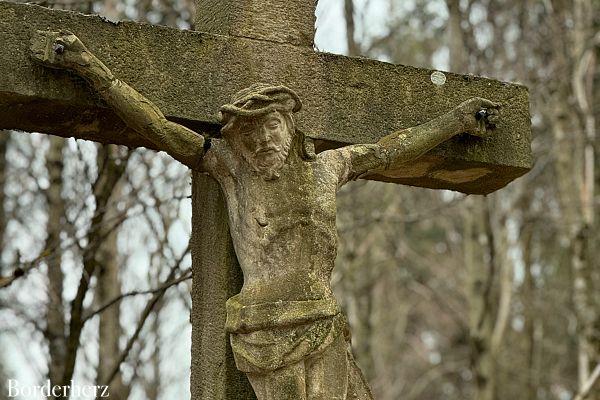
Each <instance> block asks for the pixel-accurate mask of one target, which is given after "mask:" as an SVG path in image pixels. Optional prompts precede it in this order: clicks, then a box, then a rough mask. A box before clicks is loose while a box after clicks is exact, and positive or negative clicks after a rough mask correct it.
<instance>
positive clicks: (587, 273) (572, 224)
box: [547, 0, 600, 390]
mask: <svg viewBox="0 0 600 400" xmlns="http://www.w3.org/2000/svg"><path fill="white" fill-rule="evenodd" d="M593 15H594V13H593V8H592V3H591V1H590V0H577V1H574V2H573V3H572V4H567V3H560V2H557V3H556V4H555V8H554V12H553V15H552V21H553V32H554V34H555V36H554V40H555V43H556V45H555V52H554V54H553V56H554V57H553V58H554V61H555V62H556V70H557V71H559V72H560V73H561V74H564V75H563V76H557V77H556V83H555V85H556V88H555V91H554V93H553V96H552V104H553V108H552V109H551V110H549V112H548V115H547V116H548V118H549V119H550V121H551V126H552V132H553V136H554V139H555V147H554V150H555V157H556V164H555V166H556V173H557V176H558V179H557V186H558V193H559V202H560V206H561V212H562V215H563V221H564V223H563V224H562V226H561V227H562V235H563V238H564V239H565V241H566V243H567V246H566V251H567V252H568V256H569V258H570V263H571V270H572V276H573V304H574V308H575V310H574V311H575V315H576V317H577V322H578V329H577V332H578V362H577V364H578V389H579V390H581V388H582V387H583V385H584V383H585V382H586V381H587V380H588V378H589V376H590V373H591V369H592V368H594V366H595V365H596V364H597V363H598V361H599V357H598V355H599V353H598V349H599V348H600V333H599V325H600V323H599V310H598V308H599V307H600V304H599V301H598V291H599V290H600V287H598V282H597V277H595V274H597V272H596V271H595V267H594V265H595V264H594V263H597V259H596V258H595V257H594V255H593V254H594V250H593V249H594V243H593V235H594V232H596V230H597V227H596V226H595V220H594V196H595V180H596V179H597V177H596V172H595V149H594V146H595V136H596V133H595V129H596V121H595V115H594V111H593V93H594V90H593V85H594V75H595V74H596V73H597V65H596V51H595V49H594V47H593V46H590V40H591V38H593V35H594V33H595V32H594V30H593V25H592V23H593ZM569 24H572V27H569ZM568 104H573V105H574V106H575V107H573V108H568V107H566V105H568ZM596 266H597V264H596Z"/></svg>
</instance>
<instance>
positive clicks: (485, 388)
mask: <svg viewBox="0 0 600 400" xmlns="http://www.w3.org/2000/svg"><path fill="white" fill-rule="evenodd" d="M471 204H472V207H471V208H470V209H467V211H466V212H465V217H464V219H465V220H464V224H465V234H464V238H463V240H464V257H465V269H466V271H467V273H468V282H469V283H468V290H467V302H468V304H469V339H470V347H471V368H472V371H473V375H474V377H475V388H474V389H475V395H474V397H473V398H474V399H477V400H495V398H496V397H495V386H496V360H495V359H494V354H493V353H492V335H493V333H494V312H493V310H492V304H493V284H494V279H495V277H496V272H497V268H496V264H495V263H496V259H495V252H494V250H493V246H494V236H493V232H492V231H491V229H490V228H489V224H490V221H489V218H490V217H489V210H488V209H487V205H486V200H485V199H484V198H473V199H472V202H471ZM480 238H485V240H480ZM487 249H489V254H488V257H487V260H485V259H486V255H485V254H484V251H485V250H487Z"/></svg>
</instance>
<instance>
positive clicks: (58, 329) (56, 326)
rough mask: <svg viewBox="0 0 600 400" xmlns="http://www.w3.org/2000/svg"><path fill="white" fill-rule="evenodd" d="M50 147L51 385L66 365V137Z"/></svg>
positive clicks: (51, 139) (47, 247)
mask: <svg viewBox="0 0 600 400" xmlns="http://www.w3.org/2000/svg"><path fill="white" fill-rule="evenodd" d="M49 142H50V148H49V149H48V153H47V155H46V169H47V170H48V181H49V186H48V189H46V190H45V193H44V194H45V196H46V203H47V205H48V224H47V227H46V231H47V234H48V235H47V237H46V243H45V246H44V249H45V250H44V253H45V254H44V255H45V257H46V264H47V268H48V271H47V278H48V300H47V304H46V321H47V328H46V339H47V341H48V348H49V353H50V359H49V363H48V376H49V379H50V382H52V384H58V383H59V382H60V379H61V377H62V374H63V371H64V366H65V356H66V347H65V326H66V322H65V310H64V302H63V297H62V295H63V280H64V274H63V271H62V249H61V237H60V236H61V232H62V227H63V224H64V222H65V214H64V213H65V209H64V199H63V198H62V189H63V178H62V173H63V149H64V146H65V140H64V139H63V138H59V137H56V136H50V137H49Z"/></svg>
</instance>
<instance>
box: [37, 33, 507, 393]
mask: <svg viewBox="0 0 600 400" xmlns="http://www.w3.org/2000/svg"><path fill="white" fill-rule="evenodd" d="M32 43H33V45H32V57H33V58H34V60H36V61H38V62H40V63H42V64H44V65H46V66H48V67H54V68H63V69H69V70H72V71H74V72H75V73H77V74H78V75H80V76H82V77H83V78H85V79H86V80H87V81H88V82H89V83H90V84H91V86H92V87H93V89H94V90H96V91H97V93H99V94H100V95H101V96H102V98H103V99H104V100H105V101H106V102H107V103H108V104H109V105H110V106H111V107H112V108H113V109H114V111H115V112H116V113H117V114H118V115H119V116H120V117H121V118H122V119H123V120H124V121H125V122H126V123H127V125H128V126H129V127H130V128H131V129H133V130H134V131H136V132H137V133H138V134H139V135H141V136H143V137H144V138H146V139H147V140H149V141H151V142H152V143H154V144H155V145H156V148H158V149H161V150H164V151H165V152H167V153H168V154H170V155H171V156H172V157H173V158H175V159H177V160H179V161H180V162H182V163H184V164H185V165H187V166H188V167H190V168H192V169H194V170H197V171H203V172H205V173H207V174H210V175H211V176H212V177H214V178H215V179H216V180H217V181H218V182H219V184H220V185H221V188H222V189H223V192H224V194H225V198H226V201H227V209H228V213H229V223H230V227H231V235H232V237H233V243H234V247H235V251H236V254H237V257H238V259H239V263H240V266H241V268H242V270H243V273H244V285H243V288H242V290H241V292H240V293H239V294H238V295H236V296H234V297H232V298H231V299H229V300H228V302H227V324H226V329H227V331H228V332H229V333H230V340H231V346H232V349H233V353H234V356H235V361H236V365H237V367H238V368H239V369H240V370H241V371H243V372H245V373H246V375H247V376H248V378H249V380H250V383H251V384H252V387H253V389H254V391H255V392H256V395H257V397H258V399H259V400H301V399H302V400H317V399H322V400H330V399H339V400H342V399H360V400H366V399H372V395H371V393H370V390H369V388H368V386H367V384H366V382H365V380H364V378H363V376H362V374H361V372H360V370H359V369H358V367H357V365H356V364H355V362H354V360H353V358H352V354H351V352H350V347H349V340H348V334H347V332H348V331H347V322H346V318H345V317H344V315H343V313H342V312H341V310H340V307H339V305H338V303H337V302H336V300H335V298H334V296H333V292H332V290H331V287H330V278H331V273H332V269H333V266H334V261H335V257H336V249H337V232H336V193H337V191H338V189H339V188H341V187H342V186H343V185H344V184H346V183H347V182H349V181H352V180H354V179H357V178H360V177H362V176H365V175H367V174H370V173H376V172H381V171H384V170H386V169H393V168H396V167H398V166H399V165H401V164H405V163H410V162H411V161H413V160H415V159H417V158H418V157H419V156H421V155H423V154H424V153H426V152H427V151H429V150H430V149H432V148H433V147H435V146H437V145H438V144H440V143H442V142H444V141H446V140H448V139H450V138H452V137H453V136H455V135H457V134H460V133H463V132H466V133H469V134H472V135H476V136H481V137H485V136H488V135H490V134H492V133H493V125H494V124H495V123H496V122H497V121H498V118H499V115H498V106H497V105H496V104H494V103H492V102H490V101H488V100H485V99H480V98H473V99H470V100H467V101H465V102H464V103H462V104H460V105H458V106H457V107H456V108H454V109H452V110H450V111H449V112H448V113H446V114H444V115H442V116H440V117H437V118H435V119H433V120H431V121H429V122H427V123H425V124H423V125H419V126H416V127H413V128H409V129H404V130H400V131H398V132H394V133H392V134H390V135H388V136H386V137H384V138H383V139H381V140H380V141H379V142H378V143H375V144H358V145H351V146H347V147H342V148H338V149H334V150H328V151H324V152H322V153H320V154H318V155H315V154H314V153H312V152H311V151H310V148H309V146H306V145H305V138H304V136H303V134H302V133H301V132H299V131H298V130H297V129H296V126H295V121H294V113H295V112H297V111H299V110H300V109H301V107H302V103H301V101H300V99H299V98H298V96H297V95H296V93H295V92H294V91H293V90H291V89H289V88H287V87H285V86H272V85H266V84H255V85H252V86H251V87H249V88H247V89H244V90H242V91H240V92H238V93H237V94H235V95H234V96H233V97H232V99H231V102H230V104H226V105H224V106H223V107H222V108H221V110H220V111H221V119H222V123H223V128H222V130H221V133H222V135H221V136H222V137H221V138H213V139H208V138H205V137H203V136H202V134H199V133H196V132H193V131H191V130H189V129H188V128H186V127H184V126H181V125H178V124H176V123H174V122H171V121H168V120H167V119H166V118H165V116H164V115H163V114H162V113H161V111H160V110H159V109H158V108H157V107H156V106H155V105H153V104H152V103H151V102H150V101H149V100H148V99H146V98H145V97H144V96H142V95H141V94H140V93H138V92H137V91H135V90H134V89H133V88H131V87H130V86H128V85H127V84H126V83H124V82H122V81H120V80H119V79H117V78H115V77H114V76H113V74H112V73H111V72H110V70H109V69H108V68H107V67H106V66H105V65H104V64H103V63H102V62H101V61H100V60H98V59H97V58H96V57H95V56H94V55H92V54H91V53H90V52H89V51H88V50H87V49H86V47H85V46H84V45H83V44H82V43H81V42H80V41H79V39H77V37H76V36H74V35H73V34H71V33H69V32H60V33H55V32H38V36H37V37H36V38H34V40H33V41H32ZM348 117H349V118H351V117H352V116H348Z"/></svg>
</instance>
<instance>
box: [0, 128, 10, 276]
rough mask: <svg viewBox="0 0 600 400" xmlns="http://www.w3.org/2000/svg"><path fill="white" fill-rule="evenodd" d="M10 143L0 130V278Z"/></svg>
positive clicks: (1, 273) (5, 134) (6, 132)
mask: <svg viewBox="0 0 600 400" xmlns="http://www.w3.org/2000/svg"><path fill="white" fill-rule="evenodd" d="M9 141H10V132H8V131H3V130H0V276H2V275H3V273H4V271H3V263H2V259H1V257H2V251H3V250H4V234H5V233H6V223H7V221H8V218H7V216H6V208H5V204H4V201H5V197H6V192H5V187H4V185H5V184H6V178H7V174H6V150H7V148H8V142H9Z"/></svg>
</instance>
